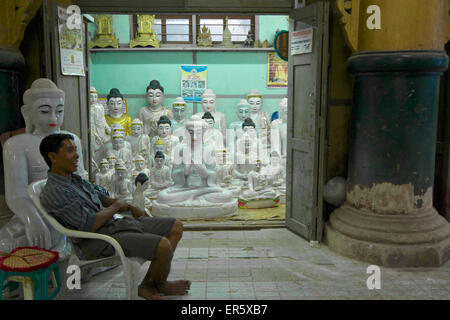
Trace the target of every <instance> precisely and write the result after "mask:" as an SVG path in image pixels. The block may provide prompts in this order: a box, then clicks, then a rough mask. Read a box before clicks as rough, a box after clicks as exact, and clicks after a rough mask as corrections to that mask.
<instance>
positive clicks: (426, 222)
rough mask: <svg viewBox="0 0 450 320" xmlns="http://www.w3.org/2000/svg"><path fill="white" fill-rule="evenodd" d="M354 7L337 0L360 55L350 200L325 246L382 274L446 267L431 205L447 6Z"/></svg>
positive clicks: (354, 68)
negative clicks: (371, 10) (373, 25)
mask: <svg viewBox="0 0 450 320" xmlns="http://www.w3.org/2000/svg"><path fill="white" fill-rule="evenodd" d="M351 2H352V4H356V6H355V7H356V8H358V7H359V12H350V10H351V7H350V5H349V2H348V1H347V2H345V1H340V0H339V1H338V2H337V3H338V5H339V4H341V5H342V4H344V5H342V6H341V8H340V9H341V12H342V13H343V14H344V16H345V15H347V18H346V19H343V20H344V21H343V22H344V23H345V22H349V23H350V21H352V20H353V21H358V22H359V27H358V29H357V30H358V31H357V32H356V31H355V26H352V27H348V26H346V33H347V35H348V43H349V45H350V47H351V48H352V49H353V50H354V54H353V55H352V56H351V57H350V58H349V60H348V62H347V66H348V70H349V72H350V73H351V74H352V75H353V76H354V88H353V110H352V131H351V136H350V139H351V141H350V152H349V162H348V177H347V200H346V202H345V203H344V204H343V205H342V206H341V207H340V208H338V209H336V210H335V211H334V212H333V213H332V214H331V216H330V220H329V222H328V223H327V225H326V228H325V237H326V242H327V244H328V246H329V247H330V249H332V250H334V251H336V252H338V253H340V254H342V255H345V256H348V257H352V258H355V259H358V260H362V261H365V262H368V263H372V264H377V265H380V266H386V267H431V266H433V267H435V266H440V265H442V264H444V263H445V262H446V261H447V260H448V259H449V258H450V224H449V223H448V222H447V221H446V220H445V219H444V218H443V217H441V216H440V215H439V214H438V212H437V211H436V209H435V208H434V207H433V182H434V181H433V180H434V161H435V151H436V150H435V148H436V131H437V114H438V99H439V80H440V75H441V74H442V72H444V71H445V70H446V69H447V67H448V56H447V55H446V53H445V51H443V47H444V44H445V42H446V41H447V40H448V34H447V32H448V29H447V27H448V21H449V20H448V12H449V10H448V1H447V0H432V1H426V2H424V1H420V0H414V1H410V0H397V1H385V0H378V1H377V0H372V1H365V0H361V1H354V0H353V1H351ZM345 3H347V4H346V5H345ZM373 4H375V5H378V7H379V8H380V9H381V10H380V13H381V19H382V20H381V29H380V30H369V29H368V28H367V26H366V20H365V19H367V17H368V15H367V14H366V10H367V7H368V6H369V5H373ZM342 9H345V10H344V11H342ZM355 14H359V19H355V17H354V15H355ZM399 14H400V16H399ZM351 16H353V18H351ZM415 19H416V20H415ZM412 26H414V27H412ZM415 30H420V32H419V31H418V32H417V33H415V32H414V31H415ZM352 34H353V36H352ZM355 34H356V35H357V36H355ZM351 37H353V39H351Z"/></svg>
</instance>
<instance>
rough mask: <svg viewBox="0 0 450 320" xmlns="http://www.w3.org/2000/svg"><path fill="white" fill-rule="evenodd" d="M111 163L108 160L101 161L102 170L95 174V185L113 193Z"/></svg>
mask: <svg viewBox="0 0 450 320" xmlns="http://www.w3.org/2000/svg"><path fill="white" fill-rule="evenodd" d="M109 169H110V166H109V162H108V160H107V159H106V158H103V159H102V160H101V161H100V170H99V171H98V172H97V173H96V174H95V184H96V185H98V186H100V187H102V188H105V189H106V190H108V191H111V177H112V172H111V171H110V170H109Z"/></svg>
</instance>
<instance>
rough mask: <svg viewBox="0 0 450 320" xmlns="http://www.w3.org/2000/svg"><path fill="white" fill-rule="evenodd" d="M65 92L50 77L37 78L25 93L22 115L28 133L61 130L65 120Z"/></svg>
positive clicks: (47, 133)
mask: <svg viewBox="0 0 450 320" xmlns="http://www.w3.org/2000/svg"><path fill="white" fill-rule="evenodd" d="M64 99H65V93H64V91H62V90H61V89H59V88H58V87H57V86H56V85H55V84H54V83H53V82H52V81H51V80H49V79H44V78H42V79H37V80H35V81H34V82H33V83H32V84H31V87H30V88H29V89H28V90H26V91H25V93H24V94H23V103H24V105H23V106H22V109H21V111H22V115H23V118H24V120H25V128H26V129H25V130H26V132H27V133H39V134H42V135H49V134H52V133H56V132H59V130H60V128H61V125H62V122H63V120H64Z"/></svg>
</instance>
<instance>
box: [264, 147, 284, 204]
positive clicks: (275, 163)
mask: <svg viewBox="0 0 450 320" xmlns="http://www.w3.org/2000/svg"><path fill="white" fill-rule="evenodd" d="M261 171H262V173H264V175H265V176H266V177H267V179H268V182H269V184H270V185H271V186H272V188H273V189H274V190H275V191H277V192H278V193H279V194H282V195H285V194H286V169H285V168H284V167H283V166H282V165H281V157H280V154H279V153H278V152H277V151H272V152H271V154H270V163H269V165H267V166H266V167H263V168H262V169H261Z"/></svg>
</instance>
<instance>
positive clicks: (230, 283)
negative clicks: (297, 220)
mask: <svg viewBox="0 0 450 320" xmlns="http://www.w3.org/2000/svg"><path fill="white" fill-rule="evenodd" d="M148 265H149V262H147V263H146V264H144V265H143V267H142V268H141V270H142V272H143V273H144V274H145V271H146V270H147V267H148ZM368 266H369V264H367V263H362V262H358V261H355V260H351V259H348V258H344V257H342V256H339V255H337V254H335V253H333V252H331V251H330V250H329V249H328V248H327V247H326V246H324V245H322V246H321V247H320V248H312V247H310V245H309V243H308V242H307V241H306V240H304V239H302V238H300V237H298V236H297V235H295V234H293V233H292V232H290V231H289V230H287V229H284V228H278V229H261V230H249V231H185V232H184V236H183V239H182V240H181V241H180V244H179V247H178V249H177V251H176V252H175V256H174V259H173V262H172V271H171V273H170V276H169V280H175V279H189V280H191V281H192V286H191V290H190V292H189V294H188V295H186V296H173V297H167V298H168V299H192V300H199V299H201V300H205V299H206V300H213V299H221V300H223V299H252V300H255V299H256V300H264V299H271V300H279V299H291V300H292V299H295V300H297V299H449V298H450V262H449V263H447V264H446V265H445V266H443V267H441V268H434V269H429V268H423V269H403V270H394V269H387V268H381V289H378V290H377V289H375V290H369V289H368V288H367V285H366V281H367V279H368V277H369V276H370V274H368V273H367V267H368ZM123 279H124V277H123V271H122V267H117V268H115V269H113V270H110V271H107V272H104V273H101V274H99V275H97V276H95V277H93V278H92V279H91V280H90V281H89V282H88V283H82V288H81V290H70V291H67V293H66V294H65V296H64V297H60V298H63V299H123V298H124V297H125V284H124V280H123Z"/></svg>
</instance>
